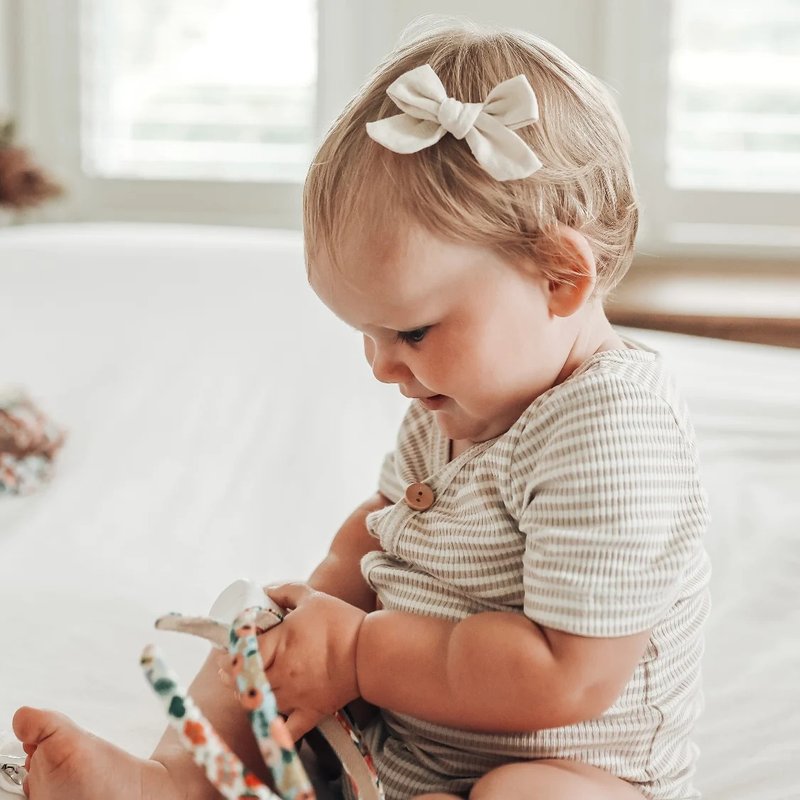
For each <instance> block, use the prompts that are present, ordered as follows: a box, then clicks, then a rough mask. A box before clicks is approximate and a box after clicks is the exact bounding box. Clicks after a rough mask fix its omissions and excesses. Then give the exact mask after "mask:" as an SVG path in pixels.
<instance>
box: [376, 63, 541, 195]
mask: <svg viewBox="0 0 800 800" xmlns="http://www.w3.org/2000/svg"><path fill="white" fill-rule="evenodd" d="M386 94H388V95H389V97H390V98H391V99H392V100H393V101H394V103H395V105H396V106H397V107H398V108H399V109H400V110H401V111H402V112H403V113H402V114H397V115H395V116H393V117H386V118H384V119H380V120H375V121H374V122H368V123H367V134H368V135H369V137H370V138H371V139H374V140H375V141H376V142H378V144H382V145H383V146H384V147H386V148H388V149H389V150H392V151H394V152H395V153H416V152H417V151H419V150H422V149H424V148H426V147H430V146H431V145H434V144H436V142H438V141H439V139H441V138H442V136H444V135H445V133H450V134H452V135H453V136H455V137H456V139H465V140H466V142H467V145H469V149H470V150H471V151H472V154H473V155H474V156H475V160H476V161H477V162H478V163H479V164H480V165H481V166H482V167H483V169H485V170H486V171H487V172H488V173H489V174H490V175H491V176H492V177H493V178H495V179H496V180H498V181H508V180H514V179H518V178H527V177H528V176H529V175H531V174H533V173H534V172H536V170H537V169H539V168H540V167H541V166H542V162H541V161H539V159H538V157H537V156H536V153H534V152H533V150H531V148H530V147H529V146H528V145H527V143H526V142H525V141H524V140H523V139H522V138H521V137H520V136H518V135H517V134H516V133H514V131H515V130H516V129H517V128H523V127H525V126H526V125H531V124H532V123H534V122H537V121H538V119H539V106H538V103H537V100H536V95H535V94H534V92H533V89H532V88H531V85H530V83H529V82H528V79H527V78H526V77H525V76H524V75H517V76H516V77H514V78H510V79H509V80H506V81H503V82H502V83H498V84H497V86H495V87H494V89H492V91H491V92H489V94H488V95H487V96H486V100H484V101H483V102H482V103H462V102H461V101H460V100H456V99H455V98H453V97H448V96H447V92H446V91H445V88H444V86H443V85H442V82H441V81H440V80H439V76H438V75H437V74H436V73H435V72H434V71H433V68H432V67H431V65H430V64H423V65H422V66H421V67H416V68H415V69H412V70H409V71H408V72H405V73H403V74H402V75H401V76H400V77H399V78H398V79H397V80H396V81H395V82H394V83H392V85H391V86H389V88H388V89H387V90H386Z"/></svg>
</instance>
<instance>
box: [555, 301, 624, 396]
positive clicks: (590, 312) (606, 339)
mask: <svg viewBox="0 0 800 800" xmlns="http://www.w3.org/2000/svg"><path fill="white" fill-rule="evenodd" d="M581 317H582V318H581V319H580V320H579V321H578V322H579V327H578V328H577V330H576V331H575V333H574V338H573V341H572V346H571V348H570V351H569V353H568V354H567V358H566V360H565V361H564V366H563V368H562V369H561V371H560V372H559V373H558V377H557V378H556V380H555V382H554V383H553V385H554V386H558V384H560V383H563V382H564V381H565V380H566V379H567V378H568V377H569V376H570V375H572V373H573V372H575V370H576V369H578V367H580V365H581V364H583V362H584V361H586V359H587V358H590V357H591V356H593V355H594V354H595V353H601V352H603V351H604V350H625V349H626V345H625V342H624V341H623V340H622V339H621V338H620V336H619V334H618V333H617V332H616V331H615V330H614V328H613V327H612V326H611V323H610V322H609V321H608V318H607V317H606V313H605V310H604V309H603V307H602V305H600V304H599V303H598V304H596V305H593V306H589V307H587V308H586V310H585V313H584V314H582V315H581Z"/></svg>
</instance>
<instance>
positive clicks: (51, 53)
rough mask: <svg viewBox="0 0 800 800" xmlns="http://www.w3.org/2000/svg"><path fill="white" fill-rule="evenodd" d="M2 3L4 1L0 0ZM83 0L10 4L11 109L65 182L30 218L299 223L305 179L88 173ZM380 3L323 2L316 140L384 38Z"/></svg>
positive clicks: (24, 134)
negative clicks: (62, 193) (83, 148)
mask: <svg viewBox="0 0 800 800" xmlns="http://www.w3.org/2000/svg"><path fill="white" fill-rule="evenodd" d="M0 2H4V0H0ZM80 2H81V0H37V2H35V3H12V4H11V5H7V6H5V11H6V17H7V22H8V26H9V29H10V30H12V31H13V33H14V37H13V38H14V39H15V42H16V46H15V47H14V48H13V52H11V53H10V54H9V55H10V60H11V62H12V64H13V66H14V69H12V70H11V72H12V73H13V75H14V80H13V81H12V83H13V86H12V87H11V92H10V94H11V97H12V101H13V102H12V103H11V106H12V113H13V115H14V117H15V119H16V120H17V125H18V135H19V139H20V141H24V142H25V144H26V145H27V146H29V147H30V148H31V149H32V150H33V152H34V153H35V154H36V156H37V158H38V159H39V160H40V161H41V162H42V163H45V164H57V165H58V170H57V177H58V178H60V179H61V180H62V181H63V182H64V183H65V185H67V186H68V187H69V190H68V193H67V195H66V197H65V198H64V199H63V200H62V201H61V202H59V203H54V204H48V205H47V206H45V207H44V208H42V209H38V210H36V211H34V212H31V213H30V214H29V215H28V217H27V218H28V219H30V220H32V221H84V220H92V221H110V220H113V221H120V220H122V221H159V222H175V223H182V222H193V223H206V224H221V225H227V224H230V225H252V226H257V227H275V228H294V229H297V228H299V227H300V225H301V211H302V182H301V181H296V182H295V181H292V182H279V181H275V182H272V181H252V182H236V181H223V180H196V179H186V180H182V179H176V180H157V179H149V178H141V179H137V178H117V177H102V176H89V175H87V174H85V173H84V172H83V170H82V167H81V157H80V145H81V142H80V124H81V117H80V101H81V98H80V19H81V14H80V11H81V8H80ZM382 6H383V4H380V3H371V2H370V1H369V0H337V2H336V4H335V8H334V6H333V5H332V4H330V3H326V2H324V1H323V0H320V2H319V6H318V32H317V33H318V80H317V103H316V108H315V119H316V124H315V131H316V140H317V142H316V143H318V141H319V139H320V137H321V135H322V133H323V131H324V130H325V128H327V126H328V125H329V124H330V123H331V122H332V120H333V119H334V118H335V115H336V114H337V113H338V112H339V111H340V110H341V108H342V107H343V106H344V104H345V103H346V102H347V100H348V99H349V98H350V96H351V95H352V94H353V92H354V91H355V90H356V89H357V88H358V86H359V84H360V83H361V82H362V80H363V77H364V75H365V74H366V73H367V71H368V70H369V69H370V68H371V67H372V66H373V64H372V63H371V62H370V61H369V59H371V58H373V57H374V53H372V52H368V48H367V47H365V46H364V45H363V44H362V43H363V42H365V41H367V42H375V41H376V39H377V40H378V41H379V42H382V41H383V40H384V38H382V37H385V29H386V15H385V12H384V11H383V9H382Z"/></svg>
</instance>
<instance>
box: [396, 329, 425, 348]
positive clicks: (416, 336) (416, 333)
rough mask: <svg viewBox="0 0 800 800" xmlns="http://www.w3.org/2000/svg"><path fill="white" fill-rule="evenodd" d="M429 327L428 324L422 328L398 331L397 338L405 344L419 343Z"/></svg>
mask: <svg viewBox="0 0 800 800" xmlns="http://www.w3.org/2000/svg"><path fill="white" fill-rule="evenodd" d="M430 327H431V326H430V325H426V326H425V327H422V328H415V329H414V330H413V331H398V332H397V340H398V341H400V342H405V343H406V344H419V343H420V342H421V341H422V340H423V339H424V338H425V334H426V333H427V332H428V331H429V330H430Z"/></svg>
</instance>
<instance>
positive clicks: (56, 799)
mask: <svg viewBox="0 0 800 800" xmlns="http://www.w3.org/2000/svg"><path fill="white" fill-rule="evenodd" d="M13 725H14V733H15V734H16V736H17V738H18V739H19V740H20V741H21V742H22V746H23V748H24V749H25V752H26V753H27V754H28V757H27V760H26V764H25V767H26V769H27V770H28V777H27V779H26V780H25V784H24V787H23V788H24V789H25V793H26V794H27V795H28V797H30V798H31V800H108V798H110V797H113V798H114V800H183V795H182V794H181V793H180V792H179V791H178V789H177V787H176V786H175V784H174V783H173V782H172V779H171V778H170V776H169V773H168V772H167V770H166V768H165V767H164V765H163V764H160V763H159V762H157V761H146V760H143V759H140V758H136V757H135V756H132V755H130V753H126V752H125V751H124V750H121V749H120V748H118V747H115V746H114V745H113V744H111V743H110V742H106V741H104V740H103V739H100V738H98V737H97V736H94V735H93V734H91V733H89V732H88V731H85V730H82V729H81V728H79V727H78V726H77V725H76V724H75V723H74V722H72V720H70V719H69V718H68V717H65V716H64V715H63V714H59V713H57V712H55V711H41V710H38V709H35V708H20V709H19V710H18V711H17V713H16V714H15V715H14V723H13Z"/></svg>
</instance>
